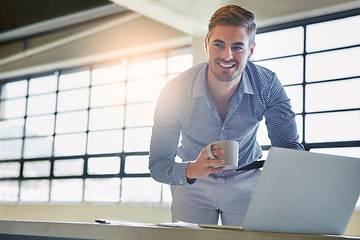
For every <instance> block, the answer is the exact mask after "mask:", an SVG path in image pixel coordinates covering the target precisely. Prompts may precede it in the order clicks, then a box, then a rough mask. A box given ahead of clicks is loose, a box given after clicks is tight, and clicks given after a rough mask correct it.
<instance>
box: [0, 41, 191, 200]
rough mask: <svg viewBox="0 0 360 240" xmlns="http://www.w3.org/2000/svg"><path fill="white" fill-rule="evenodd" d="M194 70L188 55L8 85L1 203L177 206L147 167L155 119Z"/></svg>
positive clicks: (0, 141) (2, 113) (177, 52)
mask: <svg viewBox="0 0 360 240" xmlns="http://www.w3.org/2000/svg"><path fill="white" fill-rule="evenodd" d="M191 66H192V53H191V49H190V48H188V47H187V48H179V49H174V50H169V51H164V52H161V53H157V54H151V55H148V56H141V57H129V58H126V59H125V58H124V59H122V60H121V61H120V62H117V63H113V64H109V63H107V65H105V64H101V65H96V66H84V67H82V68H81V69H71V70H65V71H57V72H55V73H54V74H44V76H35V77H30V78H29V79H26V80H24V79H22V80H19V81H15V80H14V81H10V82H7V83H4V84H2V85H0V89H1V92H0V119H1V120H0V130H2V131H0V151H1V155H0V170H1V169H7V171H5V172H4V173H3V172H1V173H0V186H1V187H2V189H5V190H4V191H5V192H1V193H0V201H20V202H49V201H50V202H74V203H76V202H83V201H85V202H151V203H159V202H169V201H170V200H169V199H171V196H170V195H171V194H170V191H169V189H167V188H166V187H164V186H163V185H162V184H159V183H157V182H155V181H154V180H152V179H151V177H150V173H149V169H148V167H147V165H148V154H149V153H148V151H149V144H150V136H151V127H152V124H153V114H154V109H155V105H156V101H157V98H158V95H159V94H160V92H161V90H162V88H163V87H164V86H165V84H166V82H167V81H168V80H169V79H170V78H171V77H173V76H176V75H177V74H179V73H180V72H183V71H184V70H186V69H187V68H189V67H191ZM144 184H145V185H144ZM143 188H145V190H142V189H143ZM164 189H165V190H164Z"/></svg>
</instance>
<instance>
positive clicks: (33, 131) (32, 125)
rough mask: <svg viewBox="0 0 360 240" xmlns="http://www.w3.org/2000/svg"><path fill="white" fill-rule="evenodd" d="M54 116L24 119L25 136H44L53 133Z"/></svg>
mask: <svg viewBox="0 0 360 240" xmlns="http://www.w3.org/2000/svg"><path fill="white" fill-rule="evenodd" d="M54 118H55V117H54V115H46V116H38V117H28V118H27V119H26V129H25V130H26V132H25V135H26V136H45V135H52V134H53V133H54Z"/></svg>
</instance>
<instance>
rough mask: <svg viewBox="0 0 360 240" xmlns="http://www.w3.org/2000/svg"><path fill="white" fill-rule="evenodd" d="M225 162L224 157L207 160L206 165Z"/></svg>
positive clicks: (216, 164)
mask: <svg viewBox="0 0 360 240" xmlns="http://www.w3.org/2000/svg"><path fill="white" fill-rule="evenodd" d="M224 163H225V160H224V159H216V160H208V163H207V165H208V166H219V165H223V164H224Z"/></svg>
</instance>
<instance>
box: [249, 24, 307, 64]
mask: <svg viewBox="0 0 360 240" xmlns="http://www.w3.org/2000/svg"><path fill="white" fill-rule="evenodd" d="M255 41H256V47H255V51H254V55H253V59H254V60H258V59H265V58H271V57H280V56H286V55H292V54H301V53H302V51H303V47H304V29H303V27H296V28H289V29H285V30H279V31H272V32H267V33H260V34H257V35H256V39H255ZM284 43H288V44H284Z"/></svg>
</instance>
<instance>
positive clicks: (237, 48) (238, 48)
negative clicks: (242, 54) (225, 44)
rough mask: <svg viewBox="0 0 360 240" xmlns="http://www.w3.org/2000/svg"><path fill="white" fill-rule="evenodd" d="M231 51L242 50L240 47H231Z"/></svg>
mask: <svg viewBox="0 0 360 240" xmlns="http://www.w3.org/2000/svg"><path fill="white" fill-rule="evenodd" d="M232 49H233V50H236V51H241V50H243V48H242V47H240V46H235V47H232Z"/></svg>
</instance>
